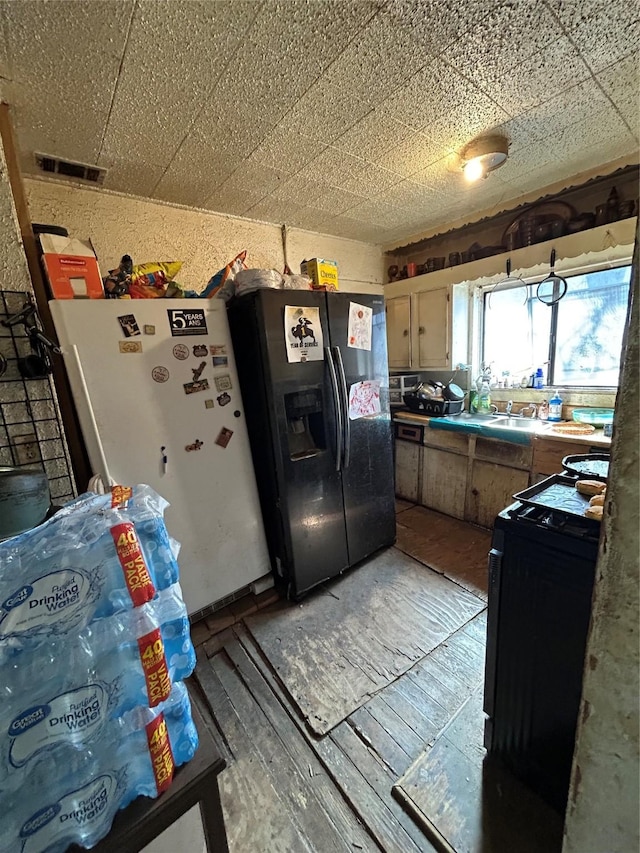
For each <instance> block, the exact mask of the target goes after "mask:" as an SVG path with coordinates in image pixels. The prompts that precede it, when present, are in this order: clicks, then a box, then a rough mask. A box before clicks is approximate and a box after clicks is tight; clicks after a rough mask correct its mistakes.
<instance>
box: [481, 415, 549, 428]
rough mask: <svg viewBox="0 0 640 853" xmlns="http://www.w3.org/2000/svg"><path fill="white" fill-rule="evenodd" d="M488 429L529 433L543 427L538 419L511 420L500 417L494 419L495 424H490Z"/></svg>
mask: <svg viewBox="0 0 640 853" xmlns="http://www.w3.org/2000/svg"><path fill="white" fill-rule="evenodd" d="M487 426H488V427H491V428H495V429H520V430H524V431H528V432H535V431H536V430H537V429H539V428H540V426H541V421H539V420H537V419H536V418H510V417H506V416H503V417H500V415H498V417H497V418H495V419H494V421H493V423H488V424H487Z"/></svg>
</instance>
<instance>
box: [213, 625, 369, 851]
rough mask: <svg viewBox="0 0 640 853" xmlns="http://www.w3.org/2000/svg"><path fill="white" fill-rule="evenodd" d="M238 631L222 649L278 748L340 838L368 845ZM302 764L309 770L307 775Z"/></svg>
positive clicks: (364, 847) (357, 846)
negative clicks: (297, 770)
mask: <svg viewBox="0 0 640 853" xmlns="http://www.w3.org/2000/svg"><path fill="white" fill-rule="evenodd" d="M238 633H239V638H238V639H237V640H235V641H234V642H230V643H227V645H226V647H225V650H226V651H227V654H228V655H229V657H230V659H231V660H232V661H233V664H234V666H235V668H236V671H237V673H238V675H239V676H240V677H241V678H242V680H243V681H244V683H245V684H246V685H247V688H248V689H249V690H250V691H251V693H252V695H253V697H254V698H255V700H256V702H257V703H258V705H259V706H260V708H261V710H262V712H263V713H264V715H265V717H266V718H267V719H268V720H269V723H270V724H271V726H272V727H273V729H274V731H275V732H276V733H277V735H278V737H279V738H280V741H281V743H282V748H283V749H284V750H286V752H287V753H288V754H289V756H290V757H291V760H292V761H293V762H294V763H295V765H296V766H297V767H300V768H302V775H303V777H304V782H305V787H309V788H310V789H311V790H312V792H313V795H314V796H315V797H316V799H317V800H318V802H319V803H320V804H321V805H322V807H323V808H324V810H325V813H326V814H327V816H328V817H329V819H330V820H331V822H332V823H333V824H334V825H335V827H336V830H337V831H338V833H339V835H340V837H341V838H344V839H346V840H347V841H348V842H349V844H350V845H351V846H352V847H353V848H354V849H355V850H358V849H362V850H368V849H370V848H371V846H372V839H371V837H370V836H369V835H368V834H367V832H366V830H365V828H364V827H363V826H362V823H361V821H360V820H359V819H358V818H357V816H356V814H355V813H354V812H353V810H352V809H351V808H350V806H349V805H348V803H347V801H346V799H345V798H344V795H343V794H342V792H341V790H340V789H339V788H338V787H336V785H335V784H334V782H333V780H332V779H331V777H330V776H329V774H328V773H327V771H326V769H325V767H324V765H323V764H322V762H321V761H320V760H319V759H318V756H317V754H316V751H315V750H314V748H313V746H312V745H311V743H309V742H308V737H307V736H305V734H304V733H303V732H302V731H301V730H300V723H299V722H298V721H297V720H296V721H294V719H293V718H292V716H295V713H294V712H293V710H292V709H290V710H288V709H287V707H286V706H285V705H284V704H282V703H281V702H280V701H279V699H278V697H277V696H276V694H275V693H274V691H273V690H272V689H271V687H270V685H269V683H268V682H267V681H266V680H265V678H264V676H263V674H262V672H261V670H260V669H259V668H258V666H256V664H255V663H254V661H253V660H252V658H251V657H250V655H249V654H248V652H247V649H246V647H245V646H244V645H243V642H242V640H243V638H245V633H244V632H243V629H242V628H241V629H240V630H239V632H238ZM305 768H306V769H307V770H308V772H309V777H308V778H307V777H306V771H305ZM376 849H377V848H376Z"/></svg>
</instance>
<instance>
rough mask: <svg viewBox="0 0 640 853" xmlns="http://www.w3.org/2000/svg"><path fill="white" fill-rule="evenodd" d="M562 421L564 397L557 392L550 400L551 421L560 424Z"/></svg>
mask: <svg viewBox="0 0 640 853" xmlns="http://www.w3.org/2000/svg"><path fill="white" fill-rule="evenodd" d="M561 420H562V397H560V395H559V394H558V393H557V392H556V393H555V394H554V396H553V397H552V398H551V399H550V400H549V421H553V422H556V423H557V422H558V421H561Z"/></svg>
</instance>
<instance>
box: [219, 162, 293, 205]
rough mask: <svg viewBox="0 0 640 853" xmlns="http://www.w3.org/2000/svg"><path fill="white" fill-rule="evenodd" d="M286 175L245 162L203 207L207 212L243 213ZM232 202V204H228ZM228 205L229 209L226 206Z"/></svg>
mask: <svg viewBox="0 0 640 853" xmlns="http://www.w3.org/2000/svg"><path fill="white" fill-rule="evenodd" d="M286 178H287V175H286V174H285V173H284V172H279V171H278V170H276V169H270V168H269V167H268V166H260V165H258V164H257V163H250V162H249V161H248V160H245V161H244V162H243V163H242V164H241V165H240V166H238V168H237V169H236V170H235V172H234V173H233V174H232V175H230V176H229V177H228V178H227V179H226V181H224V183H222V184H220V186H219V187H218V188H217V189H216V190H215V191H214V193H213V194H212V195H211V196H210V197H209V198H207V199H206V201H205V202H204V205H203V206H204V207H206V208H207V209H208V210H221V211H228V212H231V207H233V209H234V210H235V211H238V212H241V213H244V211H245V210H247V209H248V208H250V207H251V206H252V205H254V204H256V203H257V202H259V201H260V200H261V199H263V198H264V197H265V196H267V195H269V193H270V192H272V191H273V190H274V189H275V188H276V187H277V186H278V185H279V184H280V183H282V182H283V181H285V180H286ZM230 202H232V204H230ZM227 204H229V207H227V206H226V205H227Z"/></svg>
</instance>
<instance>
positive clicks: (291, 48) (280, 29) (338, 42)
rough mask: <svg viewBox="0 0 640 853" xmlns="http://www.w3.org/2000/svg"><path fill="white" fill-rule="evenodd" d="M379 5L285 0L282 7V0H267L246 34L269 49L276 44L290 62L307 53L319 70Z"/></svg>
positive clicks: (334, 0)
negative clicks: (284, 4)
mask: <svg viewBox="0 0 640 853" xmlns="http://www.w3.org/2000/svg"><path fill="white" fill-rule="evenodd" d="M379 8H380V3H379V2H375V0H371V2H369V0H359V2H345V0H323V2H321V3H318V2H314V0H311V2H310V0H286V6H284V7H283V5H282V2H281V0H268V2H266V3H263V4H262V8H261V11H260V13H259V14H258V15H257V17H256V19H255V22H254V24H253V27H252V28H251V31H250V33H249V38H250V39H251V40H252V41H253V42H255V43H257V44H259V45H264V46H266V47H268V48H270V49H273V46H274V45H278V47H279V49H280V50H281V51H282V52H283V53H286V54H288V56H289V60H290V62H291V63H292V65H293V64H294V63H295V62H297V61H298V59H299V58H300V56H301V54H303V53H307V54H310V55H311V56H312V57H313V61H314V62H315V64H316V67H317V69H318V74H320V72H321V71H322V70H323V69H324V68H326V66H327V65H329V64H330V63H331V62H333V61H334V60H335V59H336V57H337V56H338V55H339V54H340V53H341V52H342V51H343V50H344V49H345V48H346V47H347V45H348V44H349V42H350V41H351V40H352V39H354V38H357V37H358V32H359V30H360V29H361V28H362V27H363V26H364V25H365V23H366V22H367V21H368V20H369V19H370V18H371V17H372V16H373V15H374V14H375V13H376V11H377V10H378V9H379ZM291 70H293V67H292V69H291Z"/></svg>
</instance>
